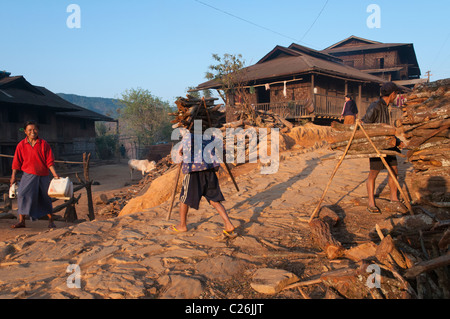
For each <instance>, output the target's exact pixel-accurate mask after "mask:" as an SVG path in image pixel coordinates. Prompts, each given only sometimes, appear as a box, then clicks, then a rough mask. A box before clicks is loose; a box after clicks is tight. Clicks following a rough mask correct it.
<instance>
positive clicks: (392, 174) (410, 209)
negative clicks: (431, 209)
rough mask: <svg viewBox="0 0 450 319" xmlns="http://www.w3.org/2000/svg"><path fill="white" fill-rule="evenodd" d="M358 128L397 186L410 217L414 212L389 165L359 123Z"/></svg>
mask: <svg viewBox="0 0 450 319" xmlns="http://www.w3.org/2000/svg"><path fill="white" fill-rule="evenodd" d="M358 126H359V127H360V128H361V130H362V132H363V133H364V135H365V136H366V137H367V139H368V140H369V143H370V144H371V145H372V147H373V148H374V150H375V152H377V154H378V156H379V157H380V158H381V161H382V162H383V164H384V166H385V167H386V169H387V170H388V172H389V175H390V176H391V178H392V179H393V180H394V182H395V185H396V186H397V188H398V190H399V191H400V194H401V195H402V198H403V200H404V201H405V204H406V207H407V208H408V211H409V212H410V213H411V215H414V211H413V209H412V206H411V203H410V202H409V200H408V198H407V197H406V195H405V193H404V192H403V189H402V188H401V187H400V183H399V182H398V180H397V177H396V176H395V174H394V172H393V171H392V169H391V168H390V166H389V164H388V163H387V162H386V160H385V159H384V157H383V156H381V153H380V151H378V149H377V147H376V146H375V144H373V142H372V140H371V139H370V137H369V135H368V134H367V132H366V130H365V129H364V128H363V126H362V125H361V124H360V122H358Z"/></svg>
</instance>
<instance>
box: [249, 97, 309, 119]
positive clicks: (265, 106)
mask: <svg viewBox="0 0 450 319" xmlns="http://www.w3.org/2000/svg"><path fill="white" fill-rule="evenodd" d="M307 102H308V101H307V100H300V101H290V102H278V103H260V104H255V105H254V108H255V110H262V111H272V112H273V113H275V114H278V115H280V116H281V117H283V118H286V119H296V118H301V117H307V116H311V114H310V113H309V112H308V110H307V108H306V105H307Z"/></svg>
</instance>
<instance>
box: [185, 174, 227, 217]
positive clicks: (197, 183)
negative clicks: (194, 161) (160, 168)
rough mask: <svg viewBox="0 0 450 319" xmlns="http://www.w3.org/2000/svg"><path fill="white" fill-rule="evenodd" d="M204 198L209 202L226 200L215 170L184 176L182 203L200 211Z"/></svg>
mask: <svg viewBox="0 0 450 319" xmlns="http://www.w3.org/2000/svg"><path fill="white" fill-rule="evenodd" d="M203 196H204V197H205V198H206V199H207V200H208V202H216V203H219V202H222V201H224V200H225V198H224V197H223V194H222V191H221V190H220V186H219V179H218V178H217V175H216V171H215V170H214V169H212V170H207V171H201V172H192V173H189V174H186V175H185V176H184V179H183V185H182V186H181V194H180V201H181V202H182V203H184V204H186V205H188V206H189V207H192V208H194V209H197V210H198V208H199V204H200V200H201V199H202V197H203Z"/></svg>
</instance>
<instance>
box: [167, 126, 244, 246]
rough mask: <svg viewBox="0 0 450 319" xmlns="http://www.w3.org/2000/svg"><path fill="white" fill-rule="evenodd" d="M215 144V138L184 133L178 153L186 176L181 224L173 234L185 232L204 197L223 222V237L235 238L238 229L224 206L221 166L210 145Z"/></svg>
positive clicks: (182, 191)
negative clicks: (220, 176)
mask: <svg viewBox="0 0 450 319" xmlns="http://www.w3.org/2000/svg"><path fill="white" fill-rule="evenodd" d="M213 142H214V136H211V140H204V139H203V136H202V135H200V134H192V133H189V131H186V132H185V135H184V137H183V141H182V143H181V145H182V146H183V147H182V148H180V153H179V154H180V155H182V156H183V163H182V171H183V173H184V174H185V176H184V179H183V183H182V188H181V194H180V223H179V224H178V225H177V226H171V227H170V229H171V230H172V231H174V232H186V231H187V230H188V228H187V215H188V212H189V208H194V209H196V210H198V209H199V204H200V200H201V199H202V197H205V198H206V200H207V201H208V202H209V204H210V205H211V206H213V207H214V208H215V209H216V211H217V212H218V213H219V215H220V217H221V218H222V220H223V222H224V225H225V227H224V229H223V235H224V236H226V237H228V238H235V237H236V236H237V234H236V232H235V227H234V226H233V224H232V222H231V221H230V218H229V217H228V214H227V212H226V210H225V207H224V206H223V205H222V203H221V202H222V201H225V198H224V196H223V194H222V191H221V190H220V186H219V179H218V178H217V175H216V172H217V171H218V169H219V166H220V163H219V162H218V160H217V158H216V157H215V148H211V145H209V144H210V143H213ZM208 145H209V146H208ZM182 153H184V154H182Z"/></svg>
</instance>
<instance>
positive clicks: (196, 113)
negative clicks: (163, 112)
mask: <svg viewBox="0 0 450 319" xmlns="http://www.w3.org/2000/svg"><path fill="white" fill-rule="evenodd" d="M217 100H218V99H216V98H203V99H197V98H194V97H192V96H190V95H187V96H186V98H182V97H179V98H178V99H177V101H176V102H175V104H176V105H177V111H176V112H173V113H169V115H171V116H174V117H175V119H174V120H172V121H171V123H172V124H173V126H172V128H174V129H175V128H181V127H184V128H186V129H189V128H190V127H191V124H192V123H193V122H194V121H195V120H202V129H203V130H206V129H208V128H218V127H220V126H222V124H223V123H224V121H225V113H224V112H221V111H220V109H221V107H222V106H223V105H222V104H218V105H215V104H214V102H215V101H217Z"/></svg>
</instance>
